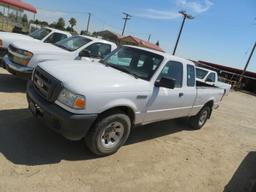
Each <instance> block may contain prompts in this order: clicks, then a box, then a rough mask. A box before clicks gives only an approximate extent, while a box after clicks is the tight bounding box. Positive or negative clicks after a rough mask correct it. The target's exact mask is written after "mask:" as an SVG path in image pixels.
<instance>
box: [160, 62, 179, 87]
mask: <svg viewBox="0 0 256 192" xmlns="http://www.w3.org/2000/svg"><path fill="white" fill-rule="evenodd" d="M162 77H167V78H172V79H175V80H176V83H175V87H176V88H180V87H182V78H183V64H182V63H180V62H177V61H169V62H167V63H166V65H165V67H164V68H163V70H162V72H161V73H160V76H159V77H158V79H160V78H162Z"/></svg>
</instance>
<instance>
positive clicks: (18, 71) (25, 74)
mask: <svg viewBox="0 0 256 192" xmlns="http://www.w3.org/2000/svg"><path fill="white" fill-rule="evenodd" d="M3 66H4V68H5V69H6V70H7V71H8V72H10V73H11V74H13V75H16V76H18V77H21V78H25V79H29V78H30V77H31V75H32V72H33V68H32V67H27V66H23V65H19V64H15V63H13V62H11V61H10V60H9V58H8V56H7V55H6V56H4V58H3Z"/></svg>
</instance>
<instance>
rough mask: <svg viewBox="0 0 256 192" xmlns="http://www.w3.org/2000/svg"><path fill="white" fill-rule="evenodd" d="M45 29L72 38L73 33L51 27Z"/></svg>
mask: <svg viewBox="0 0 256 192" xmlns="http://www.w3.org/2000/svg"><path fill="white" fill-rule="evenodd" d="M43 28H45V29H50V30H52V31H54V32H58V33H64V34H68V35H69V36H71V33H70V32H68V31H62V30H59V29H55V28H51V27H43Z"/></svg>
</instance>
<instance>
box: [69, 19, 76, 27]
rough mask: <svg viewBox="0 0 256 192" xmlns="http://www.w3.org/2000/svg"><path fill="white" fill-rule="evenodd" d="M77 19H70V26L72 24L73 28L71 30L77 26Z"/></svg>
mask: <svg viewBox="0 0 256 192" xmlns="http://www.w3.org/2000/svg"><path fill="white" fill-rule="evenodd" d="M76 23H77V22H76V19H75V18H74V17H72V18H70V20H69V24H70V26H71V28H72V29H73V28H74V26H75V25H76Z"/></svg>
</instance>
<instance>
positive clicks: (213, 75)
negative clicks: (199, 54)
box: [206, 73, 216, 83]
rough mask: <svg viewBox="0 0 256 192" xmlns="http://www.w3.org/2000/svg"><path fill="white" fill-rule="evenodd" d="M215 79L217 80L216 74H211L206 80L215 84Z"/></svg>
mask: <svg viewBox="0 0 256 192" xmlns="http://www.w3.org/2000/svg"><path fill="white" fill-rule="evenodd" d="M215 79H216V75H215V73H210V74H209V75H208V77H207V79H206V81H207V82H211V83H214V82H215Z"/></svg>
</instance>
